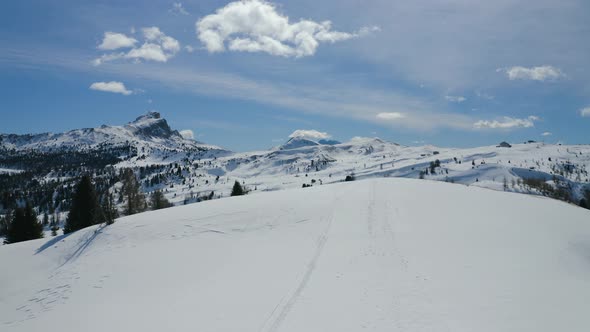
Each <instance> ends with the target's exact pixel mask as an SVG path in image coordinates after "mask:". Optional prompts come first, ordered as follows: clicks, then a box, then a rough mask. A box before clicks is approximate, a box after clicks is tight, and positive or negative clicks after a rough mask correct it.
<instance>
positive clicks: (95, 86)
mask: <svg viewBox="0 0 590 332" xmlns="http://www.w3.org/2000/svg"><path fill="white" fill-rule="evenodd" d="M90 90H96V91H104V92H112V93H120V94H122V95H126V96H128V95H130V94H132V93H133V92H131V91H129V90H127V88H125V84H123V83H121V82H115V81H111V82H95V83H92V84H91V85H90Z"/></svg>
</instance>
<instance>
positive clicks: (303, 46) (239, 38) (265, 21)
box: [196, 0, 379, 57]
mask: <svg viewBox="0 0 590 332" xmlns="http://www.w3.org/2000/svg"><path fill="white" fill-rule="evenodd" d="M196 29H197V34H198V37H199V39H200V40H201V42H202V43H203V44H205V47H206V48H207V50H208V51H209V52H211V53H214V52H223V51H225V49H226V44H227V48H228V49H229V50H231V51H241V52H266V53H269V54H271V55H277V56H285V57H292V56H294V57H302V56H310V55H313V54H315V52H316V50H317V48H318V46H319V44H320V43H322V42H329V43H335V42H337V41H342V40H347V39H351V38H356V37H360V36H364V35H366V34H368V33H370V32H372V31H378V30H379V28H377V27H364V28H361V29H360V30H359V31H357V32H353V33H348V32H340V31H334V30H332V23H331V22H330V21H323V22H320V23H318V22H314V21H311V20H300V21H299V22H297V23H290V22H289V17H287V16H285V15H282V14H280V13H278V12H277V11H276V8H275V6H274V5H273V4H271V3H270V2H267V1H265V0H243V1H234V2H231V3H229V4H227V5H226V6H225V7H223V8H220V9H218V10H217V11H216V13H215V14H211V15H208V16H205V17H203V18H202V19H200V20H199V21H197V22H196Z"/></svg>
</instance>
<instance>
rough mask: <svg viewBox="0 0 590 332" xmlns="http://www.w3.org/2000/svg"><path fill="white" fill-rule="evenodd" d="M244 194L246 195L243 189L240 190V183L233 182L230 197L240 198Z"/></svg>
mask: <svg viewBox="0 0 590 332" xmlns="http://www.w3.org/2000/svg"><path fill="white" fill-rule="evenodd" d="M245 194H246V193H245V192H244V188H242V185H241V184H240V182H238V181H236V182H234V187H233V189H232V190H231V196H242V195H245Z"/></svg>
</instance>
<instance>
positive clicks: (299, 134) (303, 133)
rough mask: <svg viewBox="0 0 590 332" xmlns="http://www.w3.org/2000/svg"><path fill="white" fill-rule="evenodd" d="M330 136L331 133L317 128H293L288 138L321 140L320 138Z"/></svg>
mask: <svg viewBox="0 0 590 332" xmlns="http://www.w3.org/2000/svg"><path fill="white" fill-rule="evenodd" d="M330 137H332V135H330V134H328V133H324V132H321V131H317V130H313V129H311V130H306V129H297V130H295V131H294V132H293V133H292V134H291V135H289V138H305V139H310V140H315V141H317V140H321V139H328V138H330Z"/></svg>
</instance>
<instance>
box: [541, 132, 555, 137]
mask: <svg viewBox="0 0 590 332" xmlns="http://www.w3.org/2000/svg"><path fill="white" fill-rule="evenodd" d="M551 135H553V134H552V133H550V132H548V131H546V132H544V133H542V134H541V136H551Z"/></svg>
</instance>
